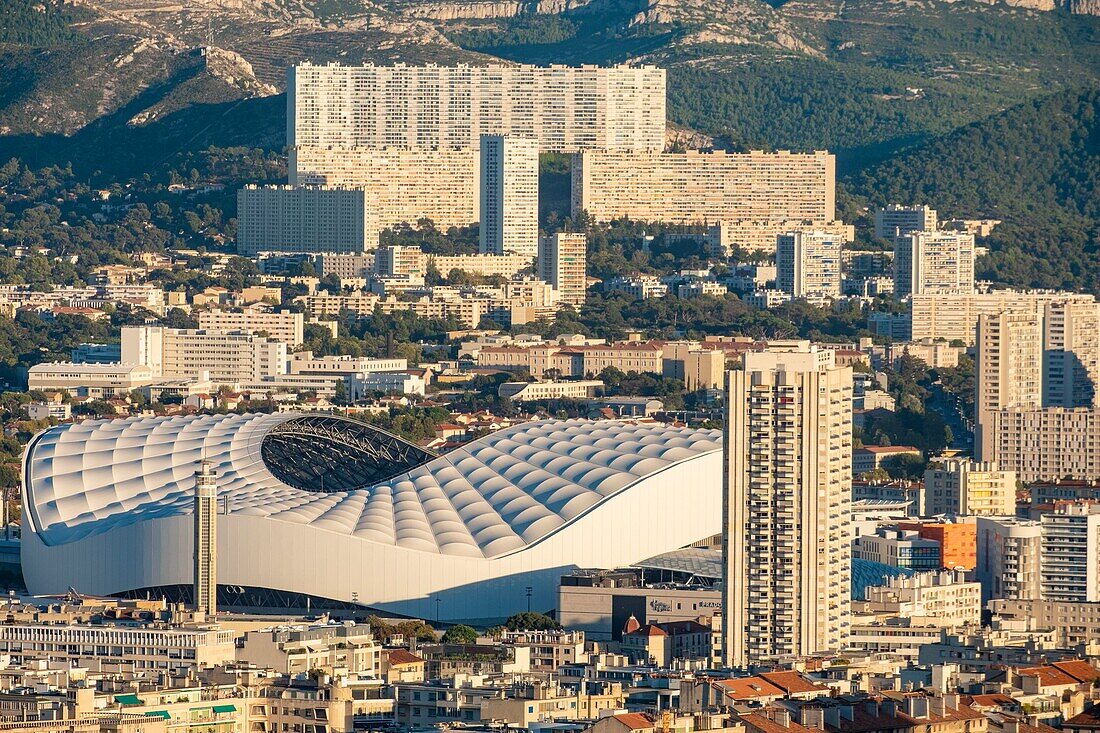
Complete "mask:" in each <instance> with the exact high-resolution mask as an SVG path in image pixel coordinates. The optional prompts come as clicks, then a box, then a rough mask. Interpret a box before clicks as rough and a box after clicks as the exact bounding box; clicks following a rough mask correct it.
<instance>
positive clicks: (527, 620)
mask: <svg viewBox="0 0 1100 733" xmlns="http://www.w3.org/2000/svg"><path fill="white" fill-rule="evenodd" d="M504 628H506V629H508V630H509V631H557V630H559V629H560V628H561V624H559V623H558V622H557V621H555V620H554V619H552V618H550V617H549V616H547V615H546V614H544V613H535V612H533V611H524V612H523V613H517V614H515V615H514V616H509V617H508V620H507V621H505V622H504Z"/></svg>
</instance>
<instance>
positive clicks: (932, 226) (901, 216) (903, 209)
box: [875, 204, 939, 239]
mask: <svg viewBox="0 0 1100 733" xmlns="http://www.w3.org/2000/svg"><path fill="white" fill-rule="evenodd" d="M938 228H939V221H938V217H937V215H936V210H935V209H932V208H930V207H928V206H900V205H898V204H890V205H889V206H887V207H886V208H884V209H878V210H877V211H875V236H876V237H878V238H879V239H893V238H894V237H897V236H899V235H902V234H907V233H909V232H934V231H936V230H937V229H938Z"/></svg>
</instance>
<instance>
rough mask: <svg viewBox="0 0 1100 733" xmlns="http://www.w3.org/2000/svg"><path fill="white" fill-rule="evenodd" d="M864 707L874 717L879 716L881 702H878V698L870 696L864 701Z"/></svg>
mask: <svg viewBox="0 0 1100 733" xmlns="http://www.w3.org/2000/svg"><path fill="white" fill-rule="evenodd" d="M863 709H864V710H865V711H866V712H867V714H868V715H870V716H871V717H872V718H877V717H878V716H879V704H878V700H876V699H874V698H870V699H868V700H866V701H865V702H864V703H863Z"/></svg>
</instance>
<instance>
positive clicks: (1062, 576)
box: [1040, 504, 1100, 603]
mask: <svg viewBox="0 0 1100 733" xmlns="http://www.w3.org/2000/svg"><path fill="white" fill-rule="evenodd" d="M1040 526H1041V528H1042V535H1043V539H1042V564H1041V571H1040V590H1041V597H1042V598H1043V599H1044V600H1047V601H1065V602H1067V603H1096V602H1100V506H1098V505H1095V504H1064V505H1059V506H1056V507H1055V510H1054V512H1052V513H1050V514H1044V515H1043V516H1042V518H1041V520H1040Z"/></svg>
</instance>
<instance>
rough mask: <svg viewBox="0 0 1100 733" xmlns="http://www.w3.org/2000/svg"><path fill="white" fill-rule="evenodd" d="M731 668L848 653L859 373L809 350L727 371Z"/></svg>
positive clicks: (797, 348)
mask: <svg viewBox="0 0 1100 733" xmlns="http://www.w3.org/2000/svg"><path fill="white" fill-rule="evenodd" d="M726 391H727V394H726V404H727V414H726V428H725V439H726V444H725V486H724V499H723V509H724V525H723V542H722V551H723V563H724V565H725V586H724V590H723V601H724V607H725V614H724V616H723V624H724V629H723V633H724V637H725V663H726V664H727V665H731V666H744V665H746V664H752V663H756V662H760V661H763V660H767V659H773V658H776V657H780V656H788V655H796V656H803V655H807V654H816V653H820V652H825V651H828V650H833V649H839V648H841V647H843V646H844V644H845V642H846V641H847V638H848V633H849V626H850V622H851V596H850V594H851V552H852V550H851V527H850V519H851V516H850V511H851V490H852V486H851V472H852V469H851V466H852V370H851V368H850V367H838V366H836V365H835V360H834V354H833V352H832V351H827V350H817V349H816V348H812V347H811V346H810V345H809V342H789V343H787V344H781V345H775V346H773V348H771V349H769V350H768V351H764V352H754V353H747V354H745V356H744V364H743V368H742V369H741V370H734V371H730V372H727V374H726Z"/></svg>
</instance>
